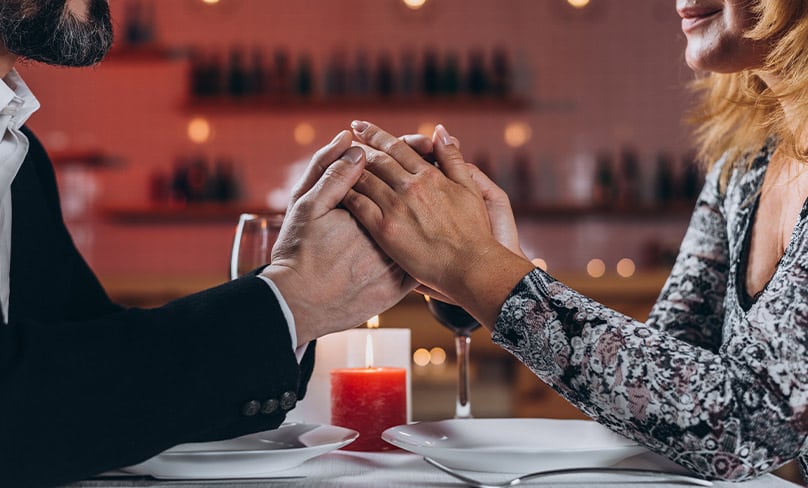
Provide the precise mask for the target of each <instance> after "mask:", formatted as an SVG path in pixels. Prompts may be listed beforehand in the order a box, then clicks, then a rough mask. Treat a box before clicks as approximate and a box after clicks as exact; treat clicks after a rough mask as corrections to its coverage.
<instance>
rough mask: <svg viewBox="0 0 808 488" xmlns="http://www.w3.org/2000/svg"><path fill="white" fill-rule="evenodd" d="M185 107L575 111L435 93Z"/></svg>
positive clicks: (218, 101) (226, 111)
mask: <svg viewBox="0 0 808 488" xmlns="http://www.w3.org/2000/svg"><path fill="white" fill-rule="evenodd" d="M184 108H185V110H186V111H188V112H194V113H206V114H211V115H247V114H261V113H271V112H290V111H294V112H311V113H317V112H337V111H346V110H349V111H351V112H357V111H364V112H387V111H395V112H480V113H491V112H509V113H514V112H527V111H529V110H534V111H535V110H542V111H554V112H563V111H570V110H572V109H573V108H574V107H573V103H572V102H563V101H543V102H542V101H539V102H534V101H531V100H528V99H526V98H520V97H508V98H494V97H490V98H474V97H468V96H457V97H447V96H436V97H434V98H429V97H414V98H397V97H391V98H380V97H349V98H338V99H324V98H300V97H297V98H289V97H246V96H245V97H236V96H221V97H203V98H192V99H190V100H188V101H187V102H186V103H185V107H184Z"/></svg>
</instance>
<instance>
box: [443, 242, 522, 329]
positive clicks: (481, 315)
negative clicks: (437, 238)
mask: <svg viewBox="0 0 808 488" xmlns="http://www.w3.org/2000/svg"><path fill="white" fill-rule="evenodd" d="M534 268H535V266H534V265H533V264H532V263H531V262H530V261H529V260H527V259H526V258H524V257H522V256H519V255H517V254H514V253H513V252H512V251H510V250H509V249H507V248H506V247H504V246H503V245H501V244H499V243H495V245H491V246H488V247H487V248H486V249H484V250H483V251H482V252H480V253H479V254H477V255H476V257H475V258H474V259H471V260H469V261H467V262H466V263H465V266H463V269H464V272H463V273H462V274H460V275H459V276H458V277H457V278H455V280H456V281H455V283H453V284H452V285H450V286H449V287H447V290H446V291H447V295H448V296H450V297H451V298H452V299H453V300H455V301H456V302H457V303H458V304H459V305H461V306H462V307H463V308H465V309H466V311H467V312H469V313H470V314H471V315H473V316H474V317H475V318H476V319H477V320H478V321H479V322H480V323H481V324H482V325H483V326H484V327H486V328H487V329H489V330H493V328H494V325H495V323H496V320H497V317H498V316H499V312H500V310H501V309H502V304H503V303H505V300H506V299H507V298H508V296H509V295H510V293H511V291H512V290H513V289H514V287H515V286H516V285H517V284H518V283H519V282H520V281H522V278H524V277H525V275H526V274H528V273H530V272H531V271H532V270H533V269H534Z"/></svg>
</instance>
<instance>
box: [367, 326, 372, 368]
mask: <svg viewBox="0 0 808 488" xmlns="http://www.w3.org/2000/svg"><path fill="white" fill-rule="evenodd" d="M365 367H366V368H372V367H373V338H372V337H371V335H370V334H368V335H367V337H366V338H365Z"/></svg>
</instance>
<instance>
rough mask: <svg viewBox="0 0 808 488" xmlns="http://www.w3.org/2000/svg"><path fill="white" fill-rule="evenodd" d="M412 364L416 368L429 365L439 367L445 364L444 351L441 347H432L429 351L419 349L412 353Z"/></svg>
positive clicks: (422, 348)
mask: <svg viewBox="0 0 808 488" xmlns="http://www.w3.org/2000/svg"><path fill="white" fill-rule="evenodd" d="M412 362H414V363H415V364H416V365H417V366H427V365H429V364H433V365H435V366H440V365H442V364H444V363H446V351H445V350H444V349H443V348H442V347H433V348H432V349H429V350H427V349H426V348H424V347H419V348H418V349H416V350H415V352H413V353H412Z"/></svg>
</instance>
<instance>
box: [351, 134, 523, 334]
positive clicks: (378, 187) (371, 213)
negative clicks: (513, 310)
mask: <svg viewBox="0 0 808 488" xmlns="http://www.w3.org/2000/svg"><path fill="white" fill-rule="evenodd" d="M352 127H353V128H354V134H355V135H356V136H357V138H358V139H359V140H360V141H361V142H362V143H364V144H366V145H367V146H368V148H367V149H366V150H365V152H366V157H367V161H368V164H367V170H366V171H365V172H364V173H363V175H362V177H361V178H360V179H359V181H358V182H357V183H356V184H355V185H354V190H353V191H349V192H348V194H347V195H346V197H345V199H344V200H343V204H344V206H345V207H346V208H348V209H349V210H350V211H351V212H352V213H353V214H354V215H355V216H356V218H357V219H358V220H359V221H360V222H361V223H362V225H363V226H364V227H365V228H366V229H367V230H368V232H369V233H370V234H371V236H372V237H373V239H374V240H376V242H377V243H378V244H379V246H380V247H381V248H382V249H383V250H384V251H385V253H386V254H387V255H389V256H390V257H391V258H393V259H394V260H395V261H396V262H398V263H399V265H400V266H401V267H402V268H403V269H404V270H405V271H407V273H409V274H410V275H411V276H413V277H414V278H416V279H417V280H418V281H419V282H421V283H422V284H424V285H426V286H428V287H431V288H433V289H434V290H437V291H438V292H440V293H442V294H443V295H445V296H446V297H448V298H450V299H452V300H453V301H454V302H455V303H458V304H459V305H461V306H463V307H464V308H466V310H468V311H469V312H470V313H471V314H472V315H474V316H475V317H476V318H477V319H478V320H480V321H481V323H483V324H484V325H488V326H491V325H493V322H494V320H495V319H496V316H497V314H498V312H499V307H500V306H501V305H502V302H503V301H504V300H505V298H506V297H507V295H508V293H509V292H510V291H511V289H512V288H513V286H514V285H515V284H516V283H517V282H518V281H519V280H520V279H521V278H522V277H523V276H524V275H525V274H526V273H527V272H529V271H530V269H532V266H531V265H530V263H529V261H526V260H525V259H523V258H521V257H519V256H517V255H515V254H514V253H513V252H511V251H509V250H508V249H506V248H505V247H503V246H502V245H501V244H499V243H498V242H497V240H496V238H495V237H494V235H493V233H492V228H491V221H490V220H489V218H488V209H487V206H486V202H485V200H484V198H483V194H482V192H481V190H480V188H479V187H478V183H477V182H475V180H474V177H473V171H472V169H471V168H470V167H469V165H468V164H467V163H466V162H465V161H464V160H463V156H462V154H461V153H460V151H459V150H458V148H457V145H456V139H453V138H452V137H451V136H450V135H449V134H448V133H446V131H445V129H443V127H438V129H437V130H436V136H437V137H436V138H435V139H434V141H433V143H434V154H435V157H436V159H437V162H438V165H439V168H440V169H438V168H436V167H435V166H433V165H432V164H430V163H428V162H426V161H425V160H424V159H423V158H422V157H421V156H420V155H419V154H418V153H417V152H416V151H414V150H413V149H412V148H411V147H409V146H408V145H407V144H406V143H404V142H403V141H401V140H399V139H396V138H395V137H393V136H391V135H390V134H388V133H386V132H384V131H382V130H381V129H379V128H378V127H376V126H374V125H372V124H368V123H366V122H354V124H352ZM488 181H490V180H488ZM517 248H518V246H517Z"/></svg>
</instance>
